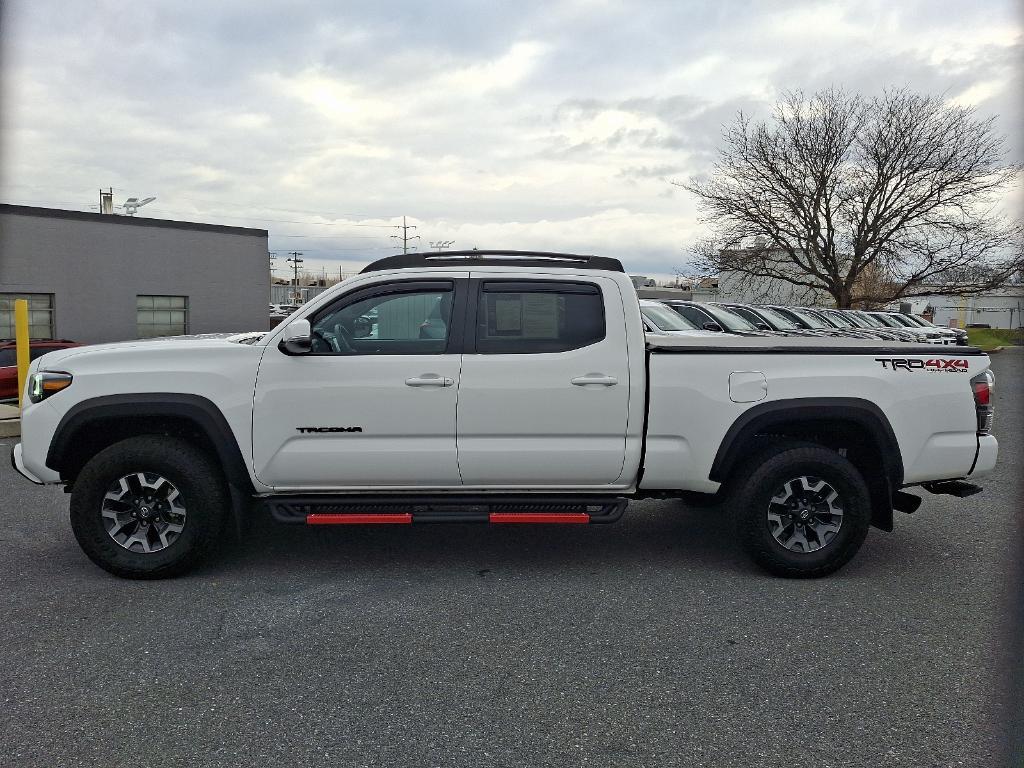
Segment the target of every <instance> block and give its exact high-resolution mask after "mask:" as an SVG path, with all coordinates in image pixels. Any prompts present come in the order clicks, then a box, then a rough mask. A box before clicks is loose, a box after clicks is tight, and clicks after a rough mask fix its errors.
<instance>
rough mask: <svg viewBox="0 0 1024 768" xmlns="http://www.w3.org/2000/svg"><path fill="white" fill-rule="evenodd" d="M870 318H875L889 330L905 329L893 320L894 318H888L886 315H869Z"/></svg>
mask: <svg viewBox="0 0 1024 768" xmlns="http://www.w3.org/2000/svg"><path fill="white" fill-rule="evenodd" d="M869 317H873V318H875V319H876V320H877V321H878V322H880V323H881V324H882V325H884V326H886V327H887V328H902V327H903V326H902V325H900V324H899V323H897V322H896V321H895V320H893V319H892V318H889V317H886V316H885V315H869Z"/></svg>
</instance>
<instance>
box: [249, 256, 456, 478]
mask: <svg viewBox="0 0 1024 768" xmlns="http://www.w3.org/2000/svg"><path fill="white" fill-rule="evenodd" d="M466 277H467V274H466V273H446V274H445V275H444V276H443V277H441V278H439V277H438V276H437V275H436V273H435V275H432V276H431V277H430V278H418V279H417V278H412V279H402V280H392V281H390V282H383V283H376V284H374V285H371V286H369V287H366V288H360V289H357V290H355V291H352V292H350V293H348V294H345V295H343V296H341V297H340V298H338V299H337V300H336V301H335V302H333V303H331V304H329V305H326V306H325V307H324V308H323V309H320V310H318V311H317V312H315V313H314V314H313V315H312V316H310V317H309V318H308V319H309V320H310V323H311V325H312V329H313V349H312V350H311V352H310V353H309V354H304V355H289V354H285V353H284V352H282V351H281V350H280V349H278V348H277V347H276V346H270V347H268V348H267V350H266V352H265V353H264V355H263V360H262V362H261V364H260V370H259V375H258V377H257V381H256V393H255V403H254V407H253V433H252V434H253V462H254V465H255V472H256V476H257V477H258V478H259V479H260V481H261V482H263V483H264V484H266V485H269V486H271V487H274V488H281V489H296V490H297V489H358V488H376V489H379V488H383V487H393V488H400V487H403V486H405V487H424V486H434V487H457V486H459V485H460V482H461V481H460V478H459V467H458V458H457V452H456V442H455V407H456V402H457V399H458V390H459V379H460V376H459V368H460V363H461V357H462V356H461V354H459V351H458V350H459V345H460V344H461V339H460V337H461V334H462V326H463V322H464V321H463V319H462V317H461V316H460V315H461V313H462V304H463V302H462V301H461V300H457V298H458V297H461V293H462V292H463V291H464V290H465V283H466V281H465V279H464V278H466ZM459 278H463V279H459Z"/></svg>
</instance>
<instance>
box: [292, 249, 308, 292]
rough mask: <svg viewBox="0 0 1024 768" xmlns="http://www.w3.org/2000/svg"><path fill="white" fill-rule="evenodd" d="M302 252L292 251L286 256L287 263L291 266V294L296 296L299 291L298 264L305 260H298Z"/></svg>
mask: <svg viewBox="0 0 1024 768" xmlns="http://www.w3.org/2000/svg"><path fill="white" fill-rule="evenodd" d="M301 256H302V251H292V252H291V253H289V254H288V263H289V264H291V265H292V275H293V277H292V293H293V294H297V293H298V289H299V264H301V263H302V262H303V261H305V259H302V258H300V257H301Z"/></svg>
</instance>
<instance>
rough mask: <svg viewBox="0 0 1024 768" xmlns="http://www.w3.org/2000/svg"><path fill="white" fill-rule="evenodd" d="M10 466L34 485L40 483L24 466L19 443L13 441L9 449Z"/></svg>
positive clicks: (41, 482)
mask: <svg viewBox="0 0 1024 768" xmlns="http://www.w3.org/2000/svg"><path fill="white" fill-rule="evenodd" d="M11 466H12V467H14V469H15V471H16V472H17V473H18V474H19V475H21V476H22V477H24V478H25V479H27V480H31V481H32V482H33V483H35V484H36V485H42V484H43V481H42V480H40V479H39V478H38V477H36V476H35V475H33V474H32V473H31V472H29V471H28V469H26V468H25V462H24V461H22V458H21V443H15V445H14V447H13V448H12V449H11Z"/></svg>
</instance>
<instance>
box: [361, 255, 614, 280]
mask: <svg viewBox="0 0 1024 768" xmlns="http://www.w3.org/2000/svg"><path fill="white" fill-rule="evenodd" d="M474 266H477V267H480V266H488V267H490V266H499V267H582V268H584V269H601V270H605V271H608V272H625V270H624V269H623V268H622V263H621V262H620V261H619V260H618V259H611V258H608V257H606V256H586V255H580V254H575V253H551V252H548V251H490V250H487V251H478V250H473V251H444V252H441V251H430V252H427V253H400V254H398V255H397V256H388V257H387V258H384V259H379V260H377V261H375V262H373V263H372V264H368V265H367V266H365V267H363V269H362V270H361V272H360V274H362V273H365V272H381V271H383V270H385V269H413V268H417V267H474Z"/></svg>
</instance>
